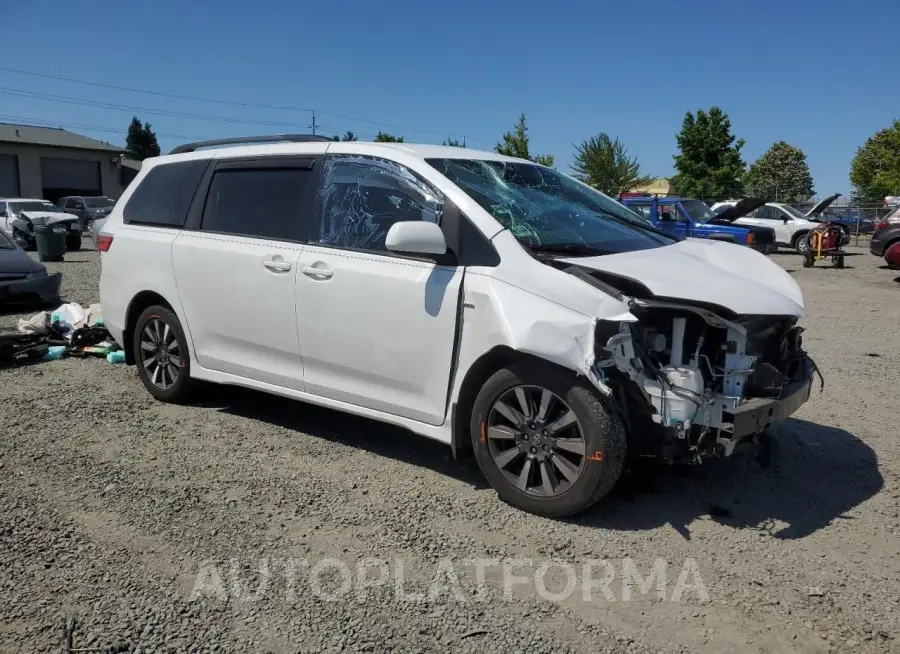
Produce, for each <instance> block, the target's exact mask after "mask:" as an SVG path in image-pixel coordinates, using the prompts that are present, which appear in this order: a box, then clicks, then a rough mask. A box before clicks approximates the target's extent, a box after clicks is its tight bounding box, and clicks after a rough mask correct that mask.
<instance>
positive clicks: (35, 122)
mask: <svg viewBox="0 0 900 654" xmlns="http://www.w3.org/2000/svg"><path fill="white" fill-rule="evenodd" d="M0 119H2V120H11V121H16V122H15V123H14V124H16V125H22V126H24V127H65V128H71V129H86V130H91V131H93V132H105V133H108V134H119V135H120V136H121V135H122V134H124V132H125V130H122V129H116V128H115V127H100V126H98V125H84V124H82V123H67V122H59V121H56V120H46V119H43V118H29V117H27V116H13V115H10V114H0ZM154 133H155V134H156V135H157V136H159V137H162V138H167V139H183V140H204V139H211V138H216V137H214V136H199V135H197V134H164V133H162V132H154Z"/></svg>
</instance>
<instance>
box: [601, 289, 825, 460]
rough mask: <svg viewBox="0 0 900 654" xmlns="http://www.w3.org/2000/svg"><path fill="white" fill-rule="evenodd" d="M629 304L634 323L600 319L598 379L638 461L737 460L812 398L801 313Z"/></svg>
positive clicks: (813, 369) (650, 302) (642, 300)
mask: <svg viewBox="0 0 900 654" xmlns="http://www.w3.org/2000/svg"><path fill="white" fill-rule="evenodd" d="M628 304H629V307H630V309H631V312H632V314H633V315H634V317H635V318H637V321H636V322H635V321H630V322H614V321H604V320H600V321H598V322H597V324H596V331H595V352H594V355H595V360H594V364H593V366H592V369H591V372H592V376H593V377H594V378H595V383H597V384H598V386H599V387H600V388H601V389H603V390H604V391H605V392H607V393H608V394H610V395H612V399H613V400H614V404H615V405H616V406H618V407H619V409H620V410H621V411H622V414H623V415H622V418H623V420H624V421H625V422H626V425H627V427H628V430H629V433H630V435H631V443H630V446H631V451H632V454H634V455H637V456H655V457H661V458H663V459H665V460H668V461H672V462H675V461H693V462H699V461H700V460H702V458H703V457H704V456H708V455H718V456H730V455H731V454H732V453H733V452H734V451H735V448H736V446H738V445H739V444H741V443H744V442H748V441H751V440H753V439H754V437H760V438H762V436H763V435H764V434H765V433H766V431H767V430H768V429H769V428H770V427H771V426H772V425H773V424H774V423H775V422H777V421H778V420H781V419H784V418H787V417H788V416H790V415H791V414H793V413H794V412H795V411H796V410H797V409H798V408H799V407H800V406H801V405H802V404H803V403H805V402H806V401H807V400H808V399H809V395H810V390H811V387H812V382H813V376H814V375H815V374H816V373H818V369H817V368H816V366H815V363H814V362H813V361H812V359H811V358H810V357H809V355H808V354H807V353H806V352H805V351H804V350H803V343H802V332H803V329H802V328H801V327H799V326H798V325H797V318H796V317H795V316H762V315H745V316H742V315H733V314H731V312H729V311H728V310H725V309H721V308H719V307H702V306H696V305H695V304H688V303H686V302H681V301H668V300H666V301H663V300H658V299H654V298H629V300H628ZM820 378H821V376H820Z"/></svg>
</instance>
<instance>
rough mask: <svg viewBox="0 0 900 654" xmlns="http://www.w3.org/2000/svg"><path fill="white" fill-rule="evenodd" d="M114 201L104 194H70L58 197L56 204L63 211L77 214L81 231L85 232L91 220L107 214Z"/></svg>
mask: <svg viewBox="0 0 900 654" xmlns="http://www.w3.org/2000/svg"><path fill="white" fill-rule="evenodd" d="M115 203H116V201H115V200H113V199H112V198H108V197H106V196H105V195H97V196H86V195H72V196H67V197H64V198H60V200H59V202H57V203H56V204H57V206H58V207H59V208H60V209H62V210H63V211H64V212H66V213H70V214H72V215H73V216H78V220H79V222H80V224H81V231H82V232H86V231H89V229H90V225H91V223H92V222H94V221H95V220H97V219H98V218H103V217H105V216H107V215H108V214H109V212H110V211H112V208H113V205H114V204H115Z"/></svg>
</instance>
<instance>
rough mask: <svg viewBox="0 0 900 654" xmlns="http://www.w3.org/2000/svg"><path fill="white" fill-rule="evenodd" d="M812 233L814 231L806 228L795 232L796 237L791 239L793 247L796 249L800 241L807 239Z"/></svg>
mask: <svg viewBox="0 0 900 654" xmlns="http://www.w3.org/2000/svg"><path fill="white" fill-rule="evenodd" d="M810 231H812V230H810V229H807V228H806V227H802V228H800V229H798V230H797V231H796V232H794V235H793V236H792V237H791V247H792V248H796V247H797V244H798V243H799V242H800V239H801V238H804V237H806V235H807V234H809V233H810Z"/></svg>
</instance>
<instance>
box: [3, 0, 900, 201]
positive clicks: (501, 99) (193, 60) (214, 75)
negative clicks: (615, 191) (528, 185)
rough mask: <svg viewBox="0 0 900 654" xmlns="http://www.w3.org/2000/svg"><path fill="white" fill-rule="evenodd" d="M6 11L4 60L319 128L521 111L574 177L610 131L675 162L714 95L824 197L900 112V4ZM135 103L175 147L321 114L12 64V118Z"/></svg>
mask: <svg viewBox="0 0 900 654" xmlns="http://www.w3.org/2000/svg"><path fill="white" fill-rule="evenodd" d="M0 7H2V12H0V13H2V18H3V34H4V40H3V47H2V51H3V57H2V59H0V66H2V67H6V68H16V69H21V70H27V71H32V72H38V73H44V74H50V75H56V76H62V77H69V78H75V79H80V80H87V81H95V82H101V83H105V84H110V85H115V86H124V87H130V88H134V89H145V90H152V91H158V92H163V93H169V94H175V95H189V96H200V97H209V98H218V99H222V100H229V101H235V102H245V103H256V104H266V105H277V106H283V107H292V108H316V109H317V110H319V111H318V112H317V116H316V121H317V123H318V124H319V125H322V126H324V129H323V132H330V133H334V132H338V131H340V132H343V131H344V130H346V129H351V130H354V131H356V132H357V133H360V134H363V135H372V134H374V133H375V132H377V131H378V130H379V129H383V130H385V131H390V132H393V133H396V134H402V135H403V136H405V137H406V140H407V141H424V142H440V141H441V140H442V139H443V138H444V136H445V135H450V134H456V135H466V136H467V138H468V141H469V143H470V145H472V146H473V147H479V148H483V149H490V148H491V147H492V146H493V145H494V144H495V143H496V141H497V140H498V139H499V137H500V135H501V134H502V133H503V132H504V131H505V130H507V129H509V128H510V127H511V126H512V124H513V123H514V122H515V120H516V118H517V117H518V116H519V114H520V113H523V112H524V113H525V115H526V117H527V119H528V125H529V128H530V129H529V133H530V135H531V147H532V152H533V153H552V154H554V155H555V156H556V160H557V166H558V167H559V168H561V169H563V170H566V171H568V167H569V164H570V163H571V161H572V156H573V147H572V144H573V143H574V142H578V141H581V140H582V139H584V138H587V137H590V136H592V135H595V134H597V133H598V132H601V131H605V132H607V133H609V134H610V135H613V136H618V137H619V138H620V139H622V140H623V141H624V142H625V143H626V145H627V146H628V148H629V152H630V154H632V155H635V156H637V157H638V158H639V159H640V161H641V163H642V164H643V166H644V169H645V171H646V172H647V173H649V174H653V175H668V174H671V173H672V154H673V152H674V151H675V134H676V132H677V131H678V129H679V128H680V125H681V121H682V119H683V117H684V113H685V111H688V110H696V109H698V108H709V107H710V106H712V105H714V104H718V105H719V106H721V107H722V108H723V109H724V110H725V111H726V112H728V114H729V115H730V117H731V121H732V126H733V129H734V131H735V133H736V134H737V135H738V136H741V137H743V138H745V139H746V141H747V144H746V146H745V148H744V158H745V160H747V161H748V162H750V161H753V160H754V159H755V158H756V157H757V156H759V155H760V154H761V153H762V152H764V151H765V150H766V149H767V148H768V147H769V146H770V145H771V144H772V142H774V141H776V140H785V141H787V142H789V143H791V144H793V145H796V146H798V147H800V148H802V149H803V150H804V151H805V152H806V153H807V156H808V161H809V164H810V168H811V170H812V174H813V177H814V180H815V186H816V192H817V193H819V194H829V193H832V192H838V191H839V192H848V191H849V190H850V184H849V180H848V179H847V176H848V171H849V165H850V159H851V158H852V156H853V154H854V152H855V150H856V148H857V147H858V146H859V145H860V144H862V143H863V141H865V139H866V138H867V137H869V136H870V135H872V134H873V133H874V132H875V131H877V130H878V129H881V128H883V127H886V126H888V125H889V124H890V123H891V121H892V120H893V119H895V118H898V117H900V77H898V70H900V50H898V45H900V42H898V32H897V30H898V27H900V2H897V0H855V1H854V2H846V1H843V2H838V1H837V0H818V1H816V0H780V1H775V0H716V1H713V0H702V1H701V0H690V1H688V0H680V1H673V0H668V1H662V0H644V1H643V2H639V3H626V2H619V3H608V2H596V1H594V2H588V1H585V2H581V1H575V0H557V1H556V2H528V1H527V0H519V1H517V2H512V1H508V0H480V1H476V0H456V1H455V2H435V1H432V2H427V1H426V0H418V1H413V0H382V1H381V2H375V1H374V0H373V1H365V0H342V1H340V2H336V1H331V2H329V1H326V0H321V1H319V0H315V1H313V0H308V1H303V0H295V1H293V2H290V1H288V0H256V2H246V1H241V2H238V1H237V0H218V1H216V2H213V1H212V0H198V1H196V2H186V1H184V0H180V1H176V0H153V1H152V2H121V1H119V2H107V1H105V0H84V1H83V2H63V1H62V0H57V1H56V2H51V1H50V0H43V1H40V0H39V1H37V2H33V3H25V2H16V1H15V0H0ZM11 89H12V92H11V91H10V90H11ZM22 91H24V92H26V93H25V95H28V94H34V93H38V94H50V95H53V96H63V97H67V98H72V99H75V100H76V102H68V103H66V102H59V101H54V100H51V99H48V98H46V97H43V98H41V97H35V96H34V95H29V97H23V95H22V93H21V92H22ZM84 102H88V103H106V104H113V105H127V106H133V107H143V108H146V109H154V110H157V111H162V112H179V113H182V114H193V115H202V116H207V117H210V116H215V117H227V118H230V119H235V120H236V119H245V120H256V121H272V122H274V123H283V125H274V124H272V125H256V124H240V123H236V122H223V121H221V120H217V119H205V120H201V119H197V118H192V117H186V116H171V115H158V114H154V113H151V112H150V111H132V110H122V109H110V108H103V107H98V106H89V105H85V104H83V103H84ZM324 112H331V113H330V114H327V113H324ZM134 113H137V114H138V116H139V117H140V118H141V119H142V120H146V121H149V122H150V123H151V124H152V125H153V128H154V129H155V130H156V131H157V132H158V133H159V134H160V139H159V140H160V145H161V146H162V147H163V149H164V150H167V149H169V148H171V147H172V146H174V145H175V144H177V143H178V142H182V141H184V140H185V139H184V138H180V136H187V137H190V138H194V137H208V138H216V137H221V136H231V135H238V134H260V133H275V132H283V131H298V130H302V129H303V128H304V126H305V125H308V124H309V123H310V120H311V114H310V113H309V112H307V111H297V110H287V109H283V110H276V109H262V108H252V107H245V106H235V105H228V104H213V103H207V102H195V101H191V100H185V99H177V98H170V97H161V96H153V95H145V94H140V93H132V92H124V91H118V90H114V89H106V88H97V87H91V86H85V85H82V84H75V83H71V82H65V81H59V80H54V79H47V78H41V77H35V76H29V75H22V74H17V73H12V72H8V71H3V70H0V121H4V122H28V121H31V122H35V123H37V122H41V123H43V122H45V121H46V122H49V123H52V124H67V125H78V126H79V127H70V129H72V131H77V132H81V133H83V134H87V135H89V136H93V137H95V138H101V139H103V140H109V141H111V142H116V143H122V142H123V141H124V130H125V127H126V126H127V124H128V122H129V120H130V119H131V116H132V114H134ZM333 114H340V115H339V116H335V115H333ZM16 117H22V118H26V119H27V121H19V120H16ZM351 118H352V119H353V120H351ZM356 119H364V120H366V121H372V122H362V121H361V120H356ZM373 123H374V124H373ZM86 126H93V127H102V128H104V130H112V131H101V130H96V129H89V128H88V127H86ZM120 129H121V133H118V130H120ZM416 130H422V131H416ZM164 135H174V137H173V136H164Z"/></svg>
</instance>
